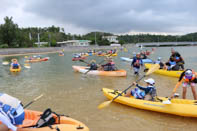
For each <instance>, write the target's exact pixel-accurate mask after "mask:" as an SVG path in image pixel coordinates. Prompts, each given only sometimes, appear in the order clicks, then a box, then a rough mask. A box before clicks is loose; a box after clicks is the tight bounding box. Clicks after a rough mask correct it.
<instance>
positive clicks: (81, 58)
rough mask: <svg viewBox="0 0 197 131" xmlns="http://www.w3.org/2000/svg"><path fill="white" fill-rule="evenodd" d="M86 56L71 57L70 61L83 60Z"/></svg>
mask: <svg viewBox="0 0 197 131" xmlns="http://www.w3.org/2000/svg"><path fill="white" fill-rule="evenodd" d="M85 59H87V57H74V58H72V61H78V60H85Z"/></svg>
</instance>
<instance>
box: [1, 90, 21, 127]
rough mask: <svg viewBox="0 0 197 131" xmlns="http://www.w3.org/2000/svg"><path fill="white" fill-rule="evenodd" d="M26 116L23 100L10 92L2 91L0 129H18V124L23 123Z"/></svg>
mask: <svg viewBox="0 0 197 131" xmlns="http://www.w3.org/2000/svg"><path fill="white" fill-rule="evenodd" d="M24 118H25V112H24V109H23V107H22V105H21V101H19V100H18V99H17V98H14V97H12V96H10V95H8V94H3V93H0V121H1V122H2V123H3V124H2V125H1V126H0V131H8V129H11V130H12V131H17V129H18V128H17V127H16V125H21V124H22V123H23V120H24Z"/></svg>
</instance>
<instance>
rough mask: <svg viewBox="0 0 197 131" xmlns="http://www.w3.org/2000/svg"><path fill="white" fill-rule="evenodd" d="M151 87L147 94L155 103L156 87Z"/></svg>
mask: <svg viewBox="0 0 197 131" xmlns="http://www.w3.org/2000/svg"><path fill="white" fill-rule="evenodd" d="M149 87H150V88H151V89H150V91H149V92H148V93H147V94H149V95H150V96H151V100H152V101H153V100H154V98H155V97H156V96H157V92H156V88H155V87H154V86H149Z"/></svg>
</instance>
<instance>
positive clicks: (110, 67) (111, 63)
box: [101, 58, 116, 71]
mask: <svg viewBox="0 0 197 131" xmlns="http://www.w3.org/2000/svg"><path fill="white" fill-rule="evenodd" d="M101 67H102V68H103V70H104V71H115V70H116V66H115V62H114V61H113V59H112V58H108V60H107V63H106V64H104V65H101Z"/></svg>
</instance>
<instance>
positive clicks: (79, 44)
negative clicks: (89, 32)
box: [57, 40, 91, 46]
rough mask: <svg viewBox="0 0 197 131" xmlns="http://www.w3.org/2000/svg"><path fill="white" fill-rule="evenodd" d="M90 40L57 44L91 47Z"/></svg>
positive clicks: (58, 43)
mask: <svg viewBox="0 0 197 131" xmlns="http://www.w3.org/2000/svg"><path fill="white" fill-rule="evenodd" d="M90 42H91V41H90V40H68V41H62V42H57V45H59V46H89V45H90Z"/></svg>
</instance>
